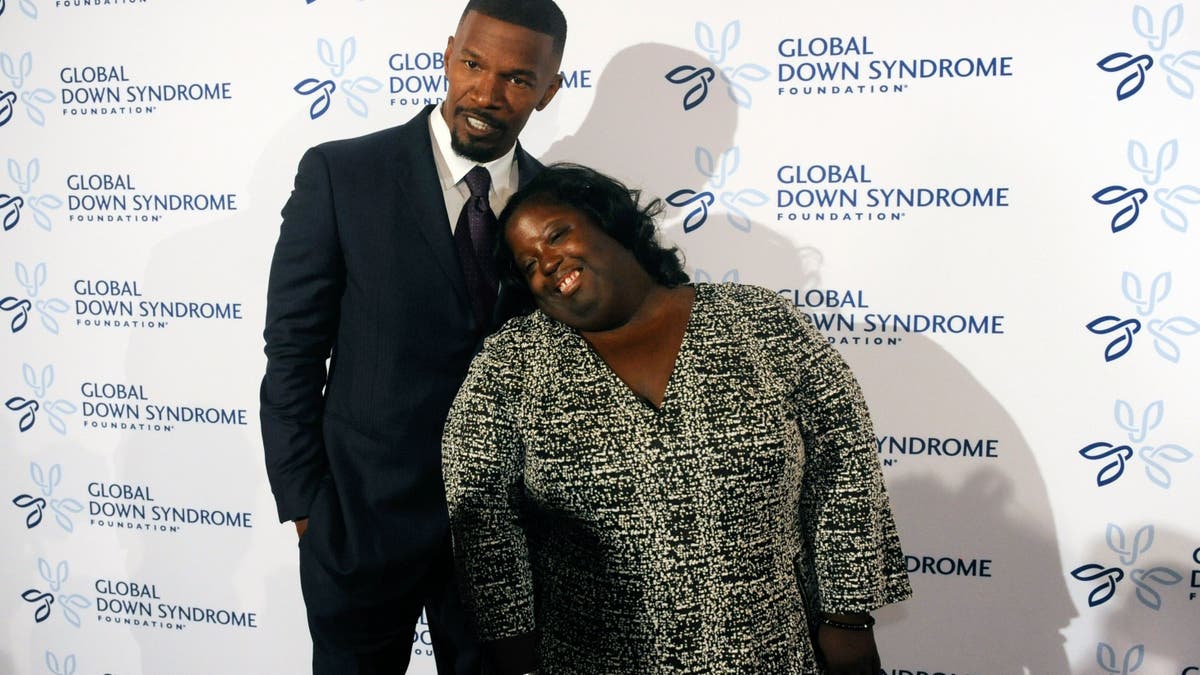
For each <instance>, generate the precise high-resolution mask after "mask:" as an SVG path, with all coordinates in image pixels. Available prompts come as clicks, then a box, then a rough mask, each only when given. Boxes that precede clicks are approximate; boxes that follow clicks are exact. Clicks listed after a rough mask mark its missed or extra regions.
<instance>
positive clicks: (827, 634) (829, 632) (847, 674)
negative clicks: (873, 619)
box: [817, 620, 880, 675]
mask: <svg viewBox="0 0 1200 675" xmlns="http://www.w3.org/2000/svg"><path fill="white" fill-rule="evenodd" d="M843 622H844V623H853V621H850V620H844V621H843ZM817 648H818V649H819V650H820V652H821V655H822V656H823V657H824V662H825V668H826V670H827V671H828V672H829V675H879V670H880V662H879V649H878V647H876V646H875V633H874V631H871V630H847V629H845V628H834V627H833V626H829V625H827V624H824V623H822V624H821V627H820V628H819V629H817Z"/></svg>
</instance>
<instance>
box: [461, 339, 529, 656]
mask: <svg viewBox="0 0 1200 675" xmlns="http://www.w3.org/2000/svg"><path fill="white" fill-rule="evenodd" d="M496 346H497V339H496V338H491V339H489V340H488V341H487V343H486V346H485V347H484V350H483V351H482V352H480V354H479V355H478V356H476V357H475V360H474V362H473V363H472V364H471V370H470V373H469V374H468V375H467V379H466V381H465V382H464V383H463V386H462V388H461V389H459V392H458V396H457V397H456V398H455V401H454V405H453V406H452V407H451V408H450V415H449V418H448V419H447V422H446V427H445V432H444V434H443V437H442V476H443V479H444V481H445V483H446V502H447V505H448V507H449V512H450V530H451V533H452V535H453V541H454V555H455V563H456V565H458V567H459V570H460V572H461V578H462V580H463V581H462V583H463V584H464V588H465V591H466V593H465V595H466V597H467V598H468V600H469V604H470V606H471V608H472V609H473V611H474V614H475V618H476V621H477V623H478V627H479V637H480V638H481V640H482V641H483V649H484V654H485V656H486V657H487V658H488V660H489V664H490V666H491V668H492V669H493V671H494V672H497V673H500V674H501V675H504V674H508V673H526V672H529V671H532V670H535V669H536V665H537V664H536V650H535V647H536V644H537V639H536V635H537V632H536V626H535V621H534V614H533V605H534V602H533V577H532V572H531V567H530V561H529V545H528V541H527V539H526V535H525V529H524V526H523V524H522V520H521V504H522V500H523V494H524V481H523V476H524V468H525V450H524V444H523V443H522V442H521V440H520V436H519V433H518V429H517V426H516V422H515V416H514V414H513V406H514V405H515V403H514V402H515V401H516V400H517V398H518V394H519V390H520V386H521V385H520V380H519V378H518V376H517V374H516V368H515V367H514V366H513V365H512V364H511V363H506V362H505V361H506V359H505V358H504V357H503V356H502V355H499V354H497V352H503V351H507V350H502V349H495V347H496ZM489 347H492V349H489Z"/></svg>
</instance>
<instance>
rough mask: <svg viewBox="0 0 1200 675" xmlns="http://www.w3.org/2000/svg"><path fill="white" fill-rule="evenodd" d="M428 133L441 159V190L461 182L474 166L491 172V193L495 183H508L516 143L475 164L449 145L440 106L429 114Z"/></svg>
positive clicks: (447, 132)
mask: <svg viewBox="0 0 1200 675" xmlns="http://www.w3.org/2000/svg"><path fill="white" fill-rule="evenodd" d="M443 105H445V104H443ZM429 133H430V134H431V135H432V136H433V147H434V150H435V151H436V152H435V154H437V155H438V156H439V159H441V164H442V166H441V167H439V168H441V169H444V172H443V171H438V178H439V179H440V180H441V181H442V189H443V190H448V189H450V188H451V187H454V186H456V185H458V184H459V183H460V182H462V179H463V177H465V176H466V175H467V172H468V171H470V170H471V169H474V168H475V167H476V166H482V167H483V168H485V169H487V170H488V173H489V174H491V176H492V187H491V190H490V192H491V193H492V194H495V193H496V186H497V185H509V184H510V182H511V181H512V172H513V165H514V160H515V158H516V154H517V144H516V143H513V147H511V148H509V149H508V152H506V153H504V154H503V155H502V156H500V157H498V158H497V159H494V160H492V161H490V162H488V163H486V164H477V163H476V162H473V161H471V160H469V159H467V158H466V157H463V156H462V155H460V154H458V153H457V152H454V149H453V148H452V147H450V126H449V125H447V124H446V120H445V118H443V117H442V109H441V107H440V106H439V107H438V108H436V109H435V110H434V111H433V113H432V114H430V115H429Z"/></svg>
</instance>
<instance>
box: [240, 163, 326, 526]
mask: <svg viewBox="0 0 1200 675" xmlns="http://www.w3.org/2000/svg"><path fill="white" fill-rule="evenodd" d="M282 215H283V225H282V226H281V228H280V231H279V240H278V242H277V243H276V245H275V255H274V258H273V259H272V261H271V277H270V282H269V283H268V286H267V312H266V315H267V319H266V329H265V330H264V332H263V337H264V339H265V340H266V354H267V371H266V374H265V375H264V376H263V381H262V389H261V391H260V404H261V408H260V417H261V423H262V436H263V449H264V453H265V456H266V465H267V477H268V478H269V479H270V482H271V491H272V492H273V493H274V494H275V503H276V506H277V507H278V510H279V519H280V521H281V522H282V521H287V520H294V519H297V518H303V517H306V516H307V515H308V509H309V506H310V504H311V503H312V500H313V497H314V495H315V494H316V491H317V486H318V485H319V483H320V482H321V480H322V479H323V478H324V477H325V476H326V475H327V474H328V470H329V464H328V459H327V457H326V454H325V443H324V440H323V437H322V429H321V418H322V412H323V409H324V395H323V391H324V387H325V383H326V369H325V363H326V360H327V359H328V358H329V357H330V354H331V352H332V350H333V348H334V341H335V340H334V338H335V335H336V332H337V325H338V316H339V306H340V300H341V297H342V289H343V288H344V286H345V276H346V275H345V265H344V262H343V257H342V252H341V247H340V245H339V240H338V234H337V222H336V216H335V211H334V205H333V191H332V188H331V184H330V175H329V166H328V163H327V161H326V158H325V156H324V155H323V154H322V153H321V151H320V150H319V149H317V148H314V149H310V150H309V151H308V152H306V153H305V154H304V157H303V158H301V160H300V166H299V169H298V170H297V172H296V182H295V187H294V189H293V190H292V195H291V197H290V198H289V199H288V201H287V204H286V205H285V206H284V207H283V214H282Z"/></svg>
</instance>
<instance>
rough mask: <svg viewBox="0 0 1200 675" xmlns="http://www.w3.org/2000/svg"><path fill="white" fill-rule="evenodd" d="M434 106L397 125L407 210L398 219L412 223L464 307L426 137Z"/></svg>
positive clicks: (402, 192) (455, 257) (460, 276)
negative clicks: (403, 123)
mask: <svg viewBox="0 0 1200 675" xmlns="http://www.w3.org/2000/svg"><path fill="white" fill-rule="evenodd" d="M434 110H436V107H435V106H429V107H427V108H426V109H425V110H424V111H423V112H422V113H421V114H420V115H417V116H416V117H414V118H413V119H412V120H411V121H409V122H408V123H407V124H405V125H404V126H402V127H400V132H401V136H400V147H399V153H398V154H399V157H398V162H399V167H400V170H399V172H398V177H399V185H398V188H399V190H400V195H401V197H402V200H401V204H403V207H404V208H405V209H407V210H408V213H407V214H400V219H401V221H403V220H405V219H406V218H405V216H407V219H408V220H411V221H412V222H415V224H416V226H417V228H418V229H419V230H420V232H421V236H422V237H424V239H425V242H426V243H427V244H429V248H430V250H431V251H432V253H433V259H434V260H435V261H437V264H438V267H440V268H441V269H442V272H444V273H445V275H446V278H447V279H448V280H449V281H450V285H451V286H452V287H453V288H454V294H455V295H456V296H458V300H459V302H460V303H461V304H463V306H464V307H468V308H469V307H470V302H471V301H470V298H469V296H468V295H467V283H466V281H465V280H464V279H463V274H462V269H461V268H460V267H459V264H458V253H457V252H456V251H455V249H454V239H453V238H452V235H451V232H450V220H449V218H448V217H447V216H446V201H445V200H444V199H443V198H442V185H441V182H440V181H438V175H437V165H436V164H435V163H434V161H433V143H432V140H431V139H430V138H429V115H430V114H431V113H432V111H434Z"/></svg>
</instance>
